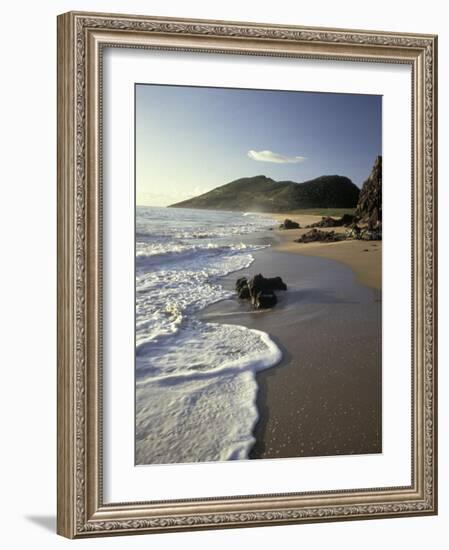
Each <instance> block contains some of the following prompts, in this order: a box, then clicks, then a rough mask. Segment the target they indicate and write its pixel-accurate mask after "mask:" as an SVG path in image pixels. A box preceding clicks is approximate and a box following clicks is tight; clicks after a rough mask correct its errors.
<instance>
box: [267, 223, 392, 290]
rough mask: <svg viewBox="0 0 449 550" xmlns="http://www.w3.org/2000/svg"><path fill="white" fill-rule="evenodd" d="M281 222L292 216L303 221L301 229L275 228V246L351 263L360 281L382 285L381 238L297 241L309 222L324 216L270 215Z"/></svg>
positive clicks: (297, 252) (366, 283) (284, 249)
mask: <svg viewBox="0 0 449 550" xmlns="http://www.w3.org/2000/svg"><path fill="white" fill-rule="evenodd" d="M270 216H271V217H272V218H274V219H275V220H279V223H281V222H283V221H284V219H285V218H289V219H291V220H293V221H296V222H298V223H299V224H300V226H301V229H288V230H285V231H283V230H276V234H277V236H278V237H279V240H280V242H279V244H278V245H277V246H276V249H277V250H279V251H283V252H290V253H295V254H303V255H310V256H318V257H320V258H328V259H330V260H336V261H337V262H342V263H344V264H345V265H347V266H349V267H350V268H351V269H352V271H354V273H355V274H356V275H357V278H358V280H359V281H360V282H361V283H362V284H364V285H366V286H369V287H371V288H377V289H380V288H381V286H382V241H355V240H354V241H341V242H336V243H306V244H301V243H295V242H294V240H295V239H298V237H300V236H301V235H303V234H304V233H306V232H307V231H309V230H308V229H305V226H306V225H309V224H312V223H315V222H318V221H320V220H321V216H315V215H310V214H270ZM333 230H334V231H335V232H337V233H338V232H344V231H345V230H346V228H344V227H335V228H333Z"/></svg>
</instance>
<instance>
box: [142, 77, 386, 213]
mask: <svg viewBox="0 0 449 550" xmlns="http://www.w3.org/2000/svg"><path fill="white" fill-rule="evenodd" d="M381 109H382V98H381V96H374V95H355V94H330V93H312V92H290V91H289V92H283V91H277V90H275V91H267V90H240V89H225V88H198V87H190V86H160V85H148V84H138V85H136V202H137V204H139V205H153V206H166V205H168V204H172V203H174V202H177V201H181V200H184V199H187V198H190V197H193V196H195V195H199V194H201V193H205V192H206V191H209V190H211V189H213V188H215V187H218V186H219V185H224V184H225V183H228V182H230V181H232V180H235V179H238V178H241V177H247V176H255V175H258V174H265V175H266V176H268V177H271V178H273V179H275V180H278V181H280V180H293V181H297V182H302V181H306V180H309V179H312V178H315V177H318V176H322V175H328V174H339V175H342V176H347V177H349V178H350V179H351V180H352V181H353V182H354V183H355V184H356V185H358V186H359V187H360V186H361V185H362V183H363V181H364V180H365V179H366V178H367V177H368V175H369V173H370V171H371V168H372V165H373V163H374V160H375V158H376V156H377V155H380V154H382V112H381Z"/></svg>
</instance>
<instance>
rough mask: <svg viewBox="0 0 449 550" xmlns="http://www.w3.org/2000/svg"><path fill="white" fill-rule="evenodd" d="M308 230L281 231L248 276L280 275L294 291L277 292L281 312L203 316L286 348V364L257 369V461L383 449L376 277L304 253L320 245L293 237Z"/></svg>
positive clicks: (232, 308) (240, 307)
mask: <svg viewBox="0 0 449 550" xmlns="http://www.w3.org/2000/svg"><path fill="white" fill-rule="evenodd" d="M276 216H278V215H271V216H270V217H272V218H274V219H276ZM285 217H291V218H292V219H295V217H296V218H298V216H288V215H283V216H282V218H285ZM301 218H304V217H303V216H301ZM315 218H317V219H320V217H315ZM278 219H279V218H278ZM317 219H315V220H310V218H309V220H308V221H307V223H313V221H317ZM303 223H304V222H303ZM301 231H302V232H304V230H301V229H300V230H283V231H280V230H274V231H273V232H272V233H271V239H272V240H273V241H274V243H273V246H272V247H270V248H267V249H264V250H261V251H258V252H256V253H255V254H254V256H255V261H254V263H253V264H252V265H251V266H250V267H249V268H247V269H245V270H241V271H240V272H239V276H242V275H254V274H255V273H259V272H261V273H263V274H264V275H265V276H268V277H272V276H277V275H280V276H281V277H282V278H283V279H284V280H285V281H286V283H287V285H288V287H289V290H288V291H287V292H286V293H282V292H278V293H277V295H278V298H279V303H278V304H277V305H276V306H275V308H273V309H272V310H269V311H262V312H255V311H252V310H250V308H249V306H248V305H245V304H242V303H241V302H239V301H237V300H236V299H230V300H224V301H222V302H219V303H217V304H213V305H211V306H209V307H207V308H206V309H205V310H204V311H203V313H202V314H201V318H202V319H203V320H205V321H211V322H218V323H224V324H236V325H241V326H245V327H247V328H254V329H257V330H261V331H263V332H265V333H267V334H268V335H269V337H270V338H271V339H272V340H273V341H274V342H275V343H276V345H277V346H278V347H279V348H280V350H281V351H282V354H283V357H282V359H281V361H280V362H279V363H278V364H277V365H275V366H273V367H271V368H269V369H266V370H263V371H259V372H257V373H256V380H257V384H258V393H257V398H256V405H257V409H258V413H259V419H258V422H257V424H256V426H255V429H254V431H253V435H254V438H255V443H254V445H253V447H252V450H251V452H250V453H249V458H252V459H258V458H290V457H302V456H329V455H340V454H344V455H348V454H370V453H379V452H381V451H382V444H381V442H382V437H381V432H382V430H381V364H380V354H381V342H380V322H381V292H380V291H379V290H377V289H376V285H374V284H373V285H367V286H365V285H362V284H360V283H359V282H358V281H360V282H363V279H365V280H366V277H363V276H360V274H359V273H357V272H356V270H355V269H351V268H352V266H351V265H350V264H351V262H349V261H344V260H343V259H342V257H341V256H342V254H341V251H339V259H337V258H328V257H324V256H325V255H327V254H328V252H327V251H326V250H325V251H320V252H319V253H316V250H311V251H310V252H309V254H304V253H303V251H302V249H303V247H308V246H312V247H314V248H316V247H315V246H314V245H313V244H311V245H300V244H299V243H294V242H290V243H289V242H288V240H290V241H292V240H293V238H297V237H296V236H295V232H301ZM353 243H356V244H358V242H356V241H347V244H353ZM332 244H337V245H341V244H345V243H332ZM361 244H362V245H363V246H364V247H366V245H367V244H371V243H367V242H362V243H361ZM319 248H321V247H319ZM291 249H292V250H291ZM350 250H351V251H352V253H355V254H357V252H356V251H355V250H354V248H351V249H350ZM366 254H367V253H366ZM367 255H368V254H367ZM373 256H374V254H373V255H372V256H371V257H373ZM365 265H368V264H365ZM355 275H356V276H357V280H356V276H355ZM362 275H363V274H362ZM365 275H366V269H365ZM236 277H237V275H236V273H232V274H230V275H229V276H227V277H225V278H224V280H223V283H224V286H225V287H226V288H228V289H230V288H233V285H234V282H235V279H236Z"/></svg>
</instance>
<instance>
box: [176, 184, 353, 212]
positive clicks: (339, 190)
mask: <svg viewBox="0 0 449 550" xmlns="http://www.w3.org/2000/svg"><path fill="white" fill-rule="evenodd" d="M359 194H360V189H359V188H358V187H357V186H356V185H354V183H352V181H351V180H350V179H349V178H346V177H344V176H321V177H319V178H315V179H313V180H309V181H305V182H303V183H296V182H294V181H275V180H273V179H271V178H268V177H266V176H254V177H249V178H241V179H237V180H234V181H231V182H230V183H227V184H226V185H222V186H220V187H216V188H215V189H213V190H212V191H209V192H207V193H204V194H202V195H199V196H197V197H193V198H191V199H188V200H185V201H182V202H178V203H176V204H172V205H170V207H171V208H199V209H207V210H234V211H252V212H288V211H292V210H297V209H302V208H355V207H356V206H357V202H358V199H359Z"/></svg>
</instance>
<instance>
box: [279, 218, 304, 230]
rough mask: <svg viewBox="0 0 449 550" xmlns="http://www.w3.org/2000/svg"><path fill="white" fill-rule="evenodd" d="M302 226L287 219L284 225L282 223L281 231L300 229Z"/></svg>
mask: <svg viewBox="0 0 449 550" xmlns="http://www.w3.org/2000/svg"><path fill="white" fill-rule="evenodd" d="M300 227H301V226H300V225H299V223H298V222H294V221H293V220H290V219H289V218H285V220H284V223H281V225H280V226H279V229H299V228H300Z"/></svg>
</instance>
